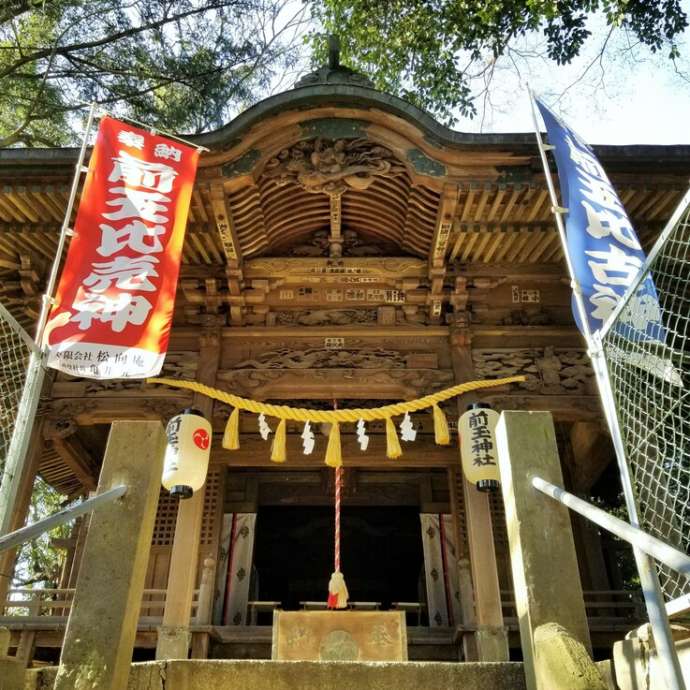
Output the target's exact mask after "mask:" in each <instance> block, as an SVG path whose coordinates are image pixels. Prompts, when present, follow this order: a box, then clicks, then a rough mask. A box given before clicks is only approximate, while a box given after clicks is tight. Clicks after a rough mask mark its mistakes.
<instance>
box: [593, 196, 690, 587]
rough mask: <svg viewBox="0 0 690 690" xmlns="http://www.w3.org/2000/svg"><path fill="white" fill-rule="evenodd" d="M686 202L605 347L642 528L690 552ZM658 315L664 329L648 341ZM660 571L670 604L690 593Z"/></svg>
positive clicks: (683, 582)
mask: <svg viewBox="0 0 690 690" xmlns="http://www.w3.org/2000/svg"><path fill="white" fill-rule="evenodd" d="M683 203H685V204H686V205H685V208H684V209H683V211H682V213H681V215H680V219H679V221H678V222H677V223H676V224H675V225H674V226H673V227H672V228H671V229H670V231H669V232H668V234H667V233H666V232H664V233H663V234H662V236H661V237H660V238H659V242H658V243H657V246H656V247H655V248H654V249H653V250H652V252H651V253H650V257H651V263H650V264H649V270H648V271H647V275H645V276H644V278H643V280H642V281H641V282H640V284H639V287H638V288H637V290H635V291H634V292H633V293H632V294H630V295H629V296H628V299H627V301H626V302H625V306H624V307H623V309H622V311H621V312H619V314H618V316H617V318H616V319H615V321H614V322H613V324H612V325H611V328H610V329H609V330H608V331H607V333H606V334H605V336H604V338H603V345H604V351H605V353H606V360H607V365H608V369H609V374H610V377H611V384H612V387H613V392H614V397H615V399H616V407H617V412H618V418H619V421H620V424H621V427H622V432H623V437H624V442H625V446H626V455H627V460H628V464H629V467H630V470H631V473H632V476H633V481H634V484H635V491H636V495H637V500H638V508H639V512H640V521H641V523H642V527H643V528H644V529H645V530H646V531H648V532H649V533H650V534H653V535H654V536H656V537H658V538H660V539H662V540H663V541H665V542H667V543H668V544H670V545H672V546H674V547H676V548H678V549H680V550H681V551H683V552H685V553H690V204H688V203H687V202H686V201H684V202H683ZM648 277H651V279H652V280H653V282H654V288H655V292H656V298H657V299H656V300H654V299H650V292H649V283H648V282H646V281H647V279H648ZM653 292H654V291H652V294H653ZM656 303H658V304H656ZM659 316H660V317H661V323H662V324H663V328H661V329H659V330H658V331H657V334H656V336H655V337H649V331H648V324H649V321H650V319H651V320H653V321H656V320H657V319H658V317H659ZM657 567H658V572H659V579H660V582H661V586H662V589H663V591H664V595H665V596H666V598H667V599H669V600H671V599H675V598H677V597H679V596H681V595H683V594H687V593H689V592H690V581H688V579H687V578H686V577H685V576H683V575H681V574H679V573H677V572H675V571H674V570H671V569H670V568H668V567H666V566H663V565H659V564H657Z"/></svg>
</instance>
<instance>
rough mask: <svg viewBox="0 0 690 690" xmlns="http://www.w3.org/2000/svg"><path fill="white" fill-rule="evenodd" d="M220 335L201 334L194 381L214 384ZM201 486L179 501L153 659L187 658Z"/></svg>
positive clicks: (202, 401) (197, 401)
mask: <svg viewBox="0 0 690 690" xmlns="http://www.w3.org/2000/svg"><path fill="white" fill-rule="evenodd" d="M220 353H221V346H220V337H219V334H218V333H217V332H212V333H205V334H202V336H201V342H200V347H199V369H198V371H197V380H198V381H199V382H200V383H204V384H206V385H210V386H213V385H214V384H215V382H216V372H217V371H218V364H219V362H220ZM193 404H194V407H196V408H197V409H199V410H200V411H201V412H202V413H203V414H204V416H206V417H207V418H208V419H211V418H212V417H213V400H211V399H210V398H207V397H205V396H202V395H199V394H195V396H194V401H193ZM204 494H205V491H204V489H200V490H199V491H197V492H196V493H195V494H194V495H193V496H192V497H191V498H189V499H187V500H185V501H183V502H181V504H180V508H179V510H178V512H177V521H176V523H175V536H174V539H173V546H172V552H171V554H170V573H169V575H168V586H167V594H166V598H165V610H164V611H163V624H162V626H161V628H160V631H159V637H158V643H157V646H156V659H186V658H187V652H188V649H189V645H190V642H191V633H190V630H189V624H190V620H191V615H192V597H193V594H194V587H195V585H196V577H197V563H198V560H199V542H200V541H201V521H202V517H203V512H204Z"/></svg>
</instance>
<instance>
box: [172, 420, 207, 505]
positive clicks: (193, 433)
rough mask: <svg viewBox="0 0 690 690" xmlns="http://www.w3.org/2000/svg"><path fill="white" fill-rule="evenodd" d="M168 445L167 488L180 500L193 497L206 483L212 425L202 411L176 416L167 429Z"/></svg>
mask: <svg viewBox="0 0 690 690" xmlns="http://www.w3.org/2000/svg"><path fill="white" fill-rule="evenodd" d="M165 433H166V436H167V437H168V446H167V448H166V450H165V460H164V463H163V481H162V483H163V486H164V487H165V488H166V489H167V490H168V491H169V492H170V493H171V494H172V495H173V496H178V497H179V498H190V497H191V496H192V494H193V493H194V492H195V491H198V490H199V489H200V488H201V487H202V486H203V485H204V482H205V481H206V474H207V472H208V460H209V456H210V454H211V438H212V430H211V424H210V422H209V421H208V420H207V419H206V418H205V417H204V416H203V415H202V414H201V412H199V411H198V410H193V409H187V410H184V411H183V412H181V413H180V414H178V415H175V416H174V417H173V418H172V419H171V420H170V421H169V422H168V426H167V427H166V429H165Z"/></svg>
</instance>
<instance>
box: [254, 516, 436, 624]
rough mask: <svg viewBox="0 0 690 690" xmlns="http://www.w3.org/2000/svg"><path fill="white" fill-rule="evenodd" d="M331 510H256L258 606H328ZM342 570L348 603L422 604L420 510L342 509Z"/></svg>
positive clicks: (331, 544) (255, 556) (383, 605)
mask: <svg viewBox="0 0 690 690" xmlns="http://www.w3.org/2000/svg"><path fill="white" fill-rule="evenodd" d="M333 533H334V514H333V509H332V508H328V507H323V506H313V507H311V506H299V507H282V506H281V507H261V508H259V512H258V516H257V525H256V542H255V545H254V563H255V567H256V571H257V572H256V574H255V577H257V580H258V582H257V584H258V587H257V588H256V589H255V592H256V593H257V594H258V597H259V598H260V599H262V600H271V601H279V602H281V604H282V608H283V609H286V610H297V609H300V608H302V605H301V604H300V602H304V601H325V600H326V598H327V595H328V580H329V578H330V575H331V573H332V572H333V549H334V535H333ZM341 570H342V572H343V574H344V575H345V580H346V582H347V586H348V590H349V593H350V600H351V601H358V602H380V608H381V609H389V608H390V607H391V603H394V602H400V601H421V600H423V599H424V598H425V594H424V555H423V551H422V539H421V533H420V521H419V509H418V508H412V507H384V508H381V507H371V508H370V507H355V506H344V507H343V509H342V515H341Z"/></svg>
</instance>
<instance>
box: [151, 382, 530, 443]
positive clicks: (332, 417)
mask: <svg viewBox="0 0 690 690" xmlns="http://www.w3.org/2000/svg"><path fill="white" fill-rule="evenodd" d="M525 380H526V377H525V376H509V377H508V378H503V379H491V380H487V381H466V382H465V383H459V384H458V385H457V386H452V387H451V388H446V389H445V390H442V391H439V392H438V393H432V394H431V395H425V396H424V397H423V398H417V399H416V400H409V401H407V402H400V403H394V404H393V405H384V406H383V407H370V408H356V409H351V410H310V409H307V408H304V407H290V406H289V405H271V404H270V403H262V402H257V401H256V400H249V399H248V398H241V397H239V396H238V395H233V394H232V393H227V392H225V391H221V390H218V389H217V388H212V387H211V386H205V385H204V384H203V383H197V382H196V381H177V380H175V379H164V378H160V379H159V378H151V379H147V381H148V383H159V384H163V385H165V386H172V387H174V388H185V389H187V390H190V391H194V392H195V393H201V395H205V396H207V397H209V398H213V399H214V400H220V402H224V403H227V404H228V405H232V406H233V407H235V408H237V409H240V410H245V411H247V412H253V413H254V414H265V415H266V416H268V417H275V418H276V419H289V420H292V421H295V422H312V423H327V424H334V423H336V422H340V423H343V422H345V423H346V422H352V423H356V422H358V421H359V420H360V419H363V420H364V421H365V422H373V421H376V420H386V419H390V418H391V417H397V416H399V415H404V414H405V413H406V412H417V411H419V410H423V409H425V408H427V407H434V406H437V405H438V403H440V402H443V401H444V400H449V399H450V398H454V397H456V396H458V395H462V394H463V393H471V392H472V391H476V390H481V389H482V388H494V387H496V386H505V385H507V384H509V383H520V382H522V381H525ZM439 411H440V409H439ZM434 412H435V413H436V409H434ZM444 440H445V439H444ZM446 442H447V441H446Z"/></svg>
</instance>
